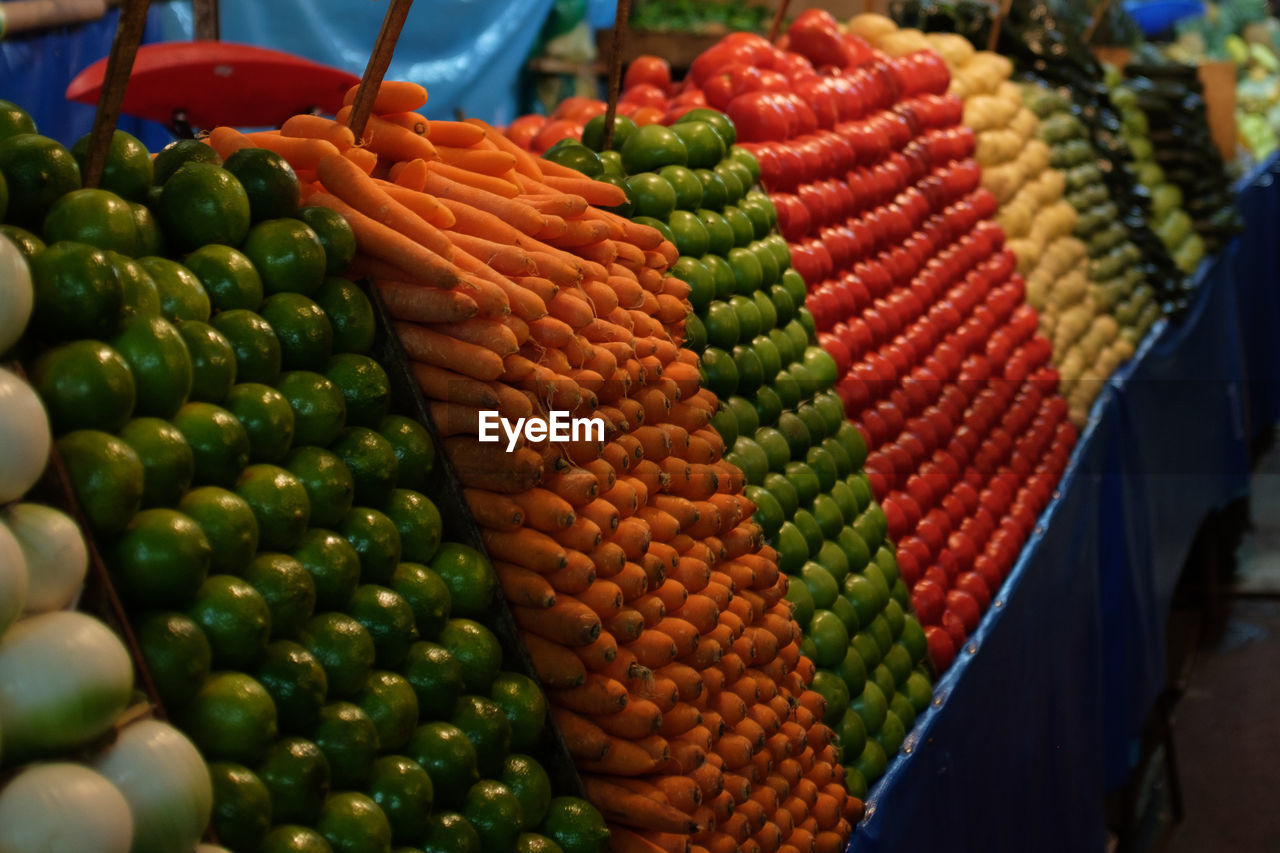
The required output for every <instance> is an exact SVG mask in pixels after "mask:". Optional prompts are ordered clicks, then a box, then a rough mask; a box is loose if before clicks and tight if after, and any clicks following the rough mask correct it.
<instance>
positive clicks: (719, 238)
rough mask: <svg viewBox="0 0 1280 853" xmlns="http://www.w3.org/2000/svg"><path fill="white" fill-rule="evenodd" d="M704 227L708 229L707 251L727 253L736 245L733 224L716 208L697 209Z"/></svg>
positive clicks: (715, 253)
mask: <svg viewBox="0 0 1280 853" xmlns="http://www.w3.org/2000/svg"><path fill="white" fill-rule="evenodd" d="M697 215H698V219H699V220H701V221H702V227H704V228H706V229H707V251H708V252H710V253H711V254H713V255H721V256H723V255H725V254H726V253H728V251H729V250H730V249H732V248H733V246H734V234H733V226H731V225H730V224H729V221H728V220H727V219H725V218H724V217H723V216H721V215H720V214H719V213H716V212H715V211H714V210H708V209H707V208H705V207H704V208H700V209H699V210H698V211H697Z"/></svg>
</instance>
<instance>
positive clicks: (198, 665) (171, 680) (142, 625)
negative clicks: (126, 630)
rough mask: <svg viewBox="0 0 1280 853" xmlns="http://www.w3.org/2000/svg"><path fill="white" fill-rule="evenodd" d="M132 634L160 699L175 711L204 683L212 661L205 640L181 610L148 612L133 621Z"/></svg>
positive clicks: (211, 653) (198, 628) (198, 627)
mask: <svg viewBox="0 0 1280 853" xmlns="http://www.w3.org/2000/svg"><path fill="white" fill-rule="evenodd" d="M135 624H136V627H135V629H134V636H135V637H136V638H137V640H138V648H139V649H141V651H142V659H143V660H144V661H146V664H147V670H148V671H149V672H150V673H151V681H152V683H154V684H155V686H156V692H157V693H158V694H159V695H160V700H161V701H162V702H164V704H165V707H166V708H168V709H169V710H170V711H176V710H178V709H179V708H181V707H182V706H183V705H185V704H186V703H187V702H189V701H190V700H191V697H192V696H195V695H196V692H197V691H198V690H199V689H200V685H202V684H204V680H205V678H207V677H208V675H209V669H210V667H211V665H212V661H213V652H212V651H211V650H210V648H209V640H208V638H207V637H205V635H204V631H202V630H201V629H200V626H199V625H197V624H196V623H195V622H193V621H192V620H191V617H189V616H187V615H185V614H183V613H174V612H159V613H152V614H150V615H148V616H146V617H145V618H144V619H142V620H141V621H140V622H138V623H135Z"/></svg>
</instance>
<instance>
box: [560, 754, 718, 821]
mask: <svg viewBox="0 0 1280 853" xmlns="http://www.w3.org/2000/svg"><path fill="white" fill-rule="evenodd" d="M618 744H627V746H628V747H631V748H635V749H639V747H636V746H634V745H633V744H631V743H629V742H627V741H618V740H616V739H615V740H614V741H613V742H611V749H610V751H609V752H610V755H612V754H613V752H614V750H615V749H617V747H618ZM637 763H639V761H638V759H637ZM642 772H644V771H640V773H642ZM640 773H626V772H621V773H617V774H615V775H618V776H638V775H640ZM582 788H583V791H584V793H585V794H586V795H587V799H588V800H590V801H591V802H592V803H593V804H594V805H595V806H596V807H597V808H598V809H600V813H601V814H602V815H604V817H605V819H606V820H610V821H613V822H614V823H620V824H623V825H625V826H633V827H637V828H639V829H656V830H658V831H661V832H676V833H685V834H687V833H690V832H696V831H697V829H698V825H697V824H696V823H694V822H693V821H692V820H691V819H690V818H689V815H687V814H685V813H684V812H682V811H680V809H678V808H676V807H675V806H672V805H670V804H665V803H662V802H660V801H659V800H658V799H656V798H655V797H654V796H652V795H651V794H644V793H637V792H635V791H633V790H629V789H628V788H625V787H623V786H621V785H618V784H616V783H614V782H612V781H610V780H608V779H606V778H603V777H600V776H592V775H585V774H584V775H583V777H582Z"/></svg>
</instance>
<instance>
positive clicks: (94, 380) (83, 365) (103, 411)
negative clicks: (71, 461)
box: [31, 340, 137, 435]
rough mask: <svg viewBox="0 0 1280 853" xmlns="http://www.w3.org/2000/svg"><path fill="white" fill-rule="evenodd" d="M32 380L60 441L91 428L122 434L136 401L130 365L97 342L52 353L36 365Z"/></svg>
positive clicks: (39, 360) (73, 345)
mask: <svg viewBox="0 0 1280 853" xmlns="http://www.w3.org/2000/svg"><path fill="white" fill-rule="evenodd" d="M31 380H32V384H33V385H34V386H35V389H36V391H37V393H39V395H40V399H41V400H42V401H43V402H44V406H45V410H46V411H47V412H48V414H49V421H50V425H51V426H52V427H53V431H54V434H55V435H57V434H61V433H65V432H69V431H71V430H75V429H88V428H91V427H104V428H106V429H109V430H112V431H114V430H118V429H120V427H122V426H124V424H125V423H126V422H127V421H128V420H129V418H130V417H131V416H132V414H133V410H134V404H135V401H136V399H137V392H136V391H135V384H134V378H133V374H132V373H131V372H130V370H129V364H128V362H127V361H125V359H124V358H122V357H121V355H120V353H118V352H116V351H115V350H114V349H112V348H111V347H109V346H107V345H106V344H102V343H99V342H98V341H91V340H84V341H72V342H71V343H69V344H63V345H62V346H59V347H55V348H54V349H51V350H49V351H48V352H46V353H45V354H44V355H42V356H40V358H39V359H37V360H36V363H35V366H34V367H33V368H32V371H31Z"/></svg>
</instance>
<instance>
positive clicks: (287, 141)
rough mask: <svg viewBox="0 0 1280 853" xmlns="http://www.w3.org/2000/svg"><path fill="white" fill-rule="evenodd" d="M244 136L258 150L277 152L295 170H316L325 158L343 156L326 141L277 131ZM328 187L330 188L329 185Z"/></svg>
mask: <svg viewBox="0 0 1280 853" xmlns="http://www.w3.org/2000/svg"><path fill="white" fill-rule="evenodd" d="M243 135H244V137H245V138H246V139H248V140H249V141H250V142H251V143H252V144H253V145H255V146H257V147H258V148H266V149H267V150H268V151H274V152H276V153H277V154H279V155H280V156H281V157H283V158H284V159H285V160H287V161H288V163H289V165H290V166H293V167H294V168H295V169H316V168H317V167H318V166H319V165H320V161H321V160H323V159H324V158H325V157H328V156H331V155H336V156H339V157H340V156H342V155H341V154H340V153H339V151H338V147H337V146H336V145H334V144H333V143H332V142H328V141H326V140H324V139H314V138H308V139H298V138H296V137H292V136H282V135H281V134H280V133H278V132H276V131H259V132H256V133H246V134H243ZM321 180H322V181H323V179H321ZM326 186H328V185H327V183H326ZM330 189H332V188H330Z"/></svg>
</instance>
